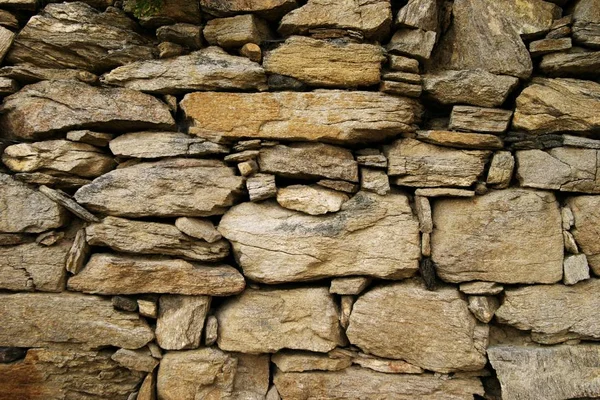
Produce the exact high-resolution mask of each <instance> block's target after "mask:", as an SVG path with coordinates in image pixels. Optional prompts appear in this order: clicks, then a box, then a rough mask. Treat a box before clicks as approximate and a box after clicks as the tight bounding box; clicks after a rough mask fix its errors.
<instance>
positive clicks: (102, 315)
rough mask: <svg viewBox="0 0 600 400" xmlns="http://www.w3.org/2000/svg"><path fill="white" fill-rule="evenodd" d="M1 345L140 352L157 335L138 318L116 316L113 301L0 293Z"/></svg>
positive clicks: (118, 313) (70, 295)
mask: <svg viewBox="0 0 600 400" xmlns="http://www.w3.org/2000/svg"><path fill="white" fill-rule="evenodd" d="M0 300H1V301H0V325H2V329H1V330H0V346H12V347H45V346H52V345H57V344H60V343H65V344H82V345H85V346H88V347H100V346H116V347H123V348H129V349H137V348H140V347H142V346H144V345H146V343H148V342H149V341H151V340H152V339H154V332H152V329H150V327H149V326H148V324H146V322H145V321H143V320H141V319H140V318H139V316H138V315H137V314H133V313H127V312H123V311H116V310H114V309H113V306H112V303H111V301H110V299H106V298H103V297H99V296H89V295H83V294H80V293H68V292H65V293H16V294H0Z"/></svg>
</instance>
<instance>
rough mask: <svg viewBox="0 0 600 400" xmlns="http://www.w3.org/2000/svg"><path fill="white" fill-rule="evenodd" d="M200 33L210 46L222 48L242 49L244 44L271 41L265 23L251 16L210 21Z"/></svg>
mask: <svg viewBox="0 0 600 400" xmlns="http://www.w3.org/2000/svg"><path fill="white" fill-rule="evenodd" d="M202 33H203V34H204V39H206V41H207V42H208V43H209V44H210V45H213V46H220V47H223V48H228V47H242V46H243V45H244V44H246V43H256V44H261V43H262V42H264V41H266V40H269V39H271V32H270V31H269V26H268V25H267V24H266V22H265V21H263V20H261V19H260V18H258V17H256V16H255V15H252V14H245V15H237V16H235V17H230V18H215V19H211V20H210V21H208V22H207V23H206V26H204V30H203V32H202Z"/></svg>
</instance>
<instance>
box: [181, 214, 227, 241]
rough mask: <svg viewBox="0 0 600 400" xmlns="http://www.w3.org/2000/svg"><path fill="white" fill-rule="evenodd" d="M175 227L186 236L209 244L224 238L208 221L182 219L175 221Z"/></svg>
mask: <svg viewBox="0 0 600 400" xmlns="http://www.w3.org/2000/svg"><path fill="white" fill-rule="evenodd" d="M175 226H176V227H177V229H179V230H180V231H181V232H183V233H185V234H186V235H188V236H191V237H194V238H196V239H201V240H204V241H206V242H208V243H215V242H216V241H218V240H220V239H221V238H222V236H221V234H220V233H219V231H217V229H216V228H215V226H214V225H213V223H212V222H211V221H210V220H208V219H198V218H188V217H180V218H177V219H176V220H175Z"/></svg>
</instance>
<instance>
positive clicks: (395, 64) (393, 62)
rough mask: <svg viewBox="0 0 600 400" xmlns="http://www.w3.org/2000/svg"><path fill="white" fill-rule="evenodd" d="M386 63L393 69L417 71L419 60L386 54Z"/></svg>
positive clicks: (415, 72)
mask: <svg viewBox="0 0 600 400" xmlns="http://www.w3.org/2000/svg"><path fill="white" fill-rule="evenodd" d="M388 65H389V67H390V69H391V70H394V71H403V72H410V73H413V74H418V73H419V61H417V60H415V59H413V58H409V57H404V56H398V55H394V54H388Z"/></svg>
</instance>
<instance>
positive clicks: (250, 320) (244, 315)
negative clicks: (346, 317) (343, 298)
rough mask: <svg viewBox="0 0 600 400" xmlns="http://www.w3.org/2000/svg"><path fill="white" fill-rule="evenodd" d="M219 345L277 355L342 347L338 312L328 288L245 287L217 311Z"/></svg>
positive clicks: (230, 349)
mask: <svg viewBox="0 0 600 400" xmlns="http://www.w3.org/2000/svg"><path fill="white" fill-rule="evenodd" d="M216 317H217V319H218V320H219V338H218V339H217V343H218V345H219V348H220V349H222V350H226V351H240V352H244V353H274V352H276V351H278V350H281V349H284V348H287V349H295V350H309V351H316V352H328V351H330V350H332V349H334V348H335V347H336V346H337V345H343V344H344V339H343V338H342V333H341V329H340V326H339V323H338V310H337V307H336V305H335V303H334V301H333V297H332V296H331V295H330V294H329V291H328V290H327V288H324V287H315V288H311V287H308V288H298V289H263V290H256V289H246V290H245V291H244V292H243V293H242V294H241V295H240V296H238V297H235V298H232V299H228V300H227V301H226V302H225V303H224V304H223V305H222V306H221V307H219V309H218V310H217V312H216Z"/></svg>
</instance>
